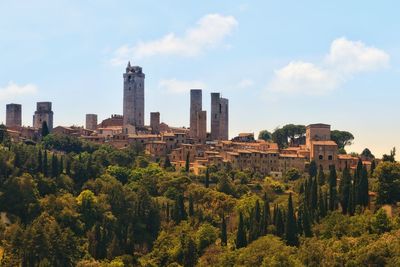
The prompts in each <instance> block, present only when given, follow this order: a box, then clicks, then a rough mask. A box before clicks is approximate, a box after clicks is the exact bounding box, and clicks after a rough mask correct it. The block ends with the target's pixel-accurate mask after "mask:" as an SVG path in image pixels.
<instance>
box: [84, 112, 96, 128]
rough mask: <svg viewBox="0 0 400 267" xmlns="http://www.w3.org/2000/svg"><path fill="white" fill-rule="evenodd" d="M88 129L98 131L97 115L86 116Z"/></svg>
mask: <svg viewBox="0 0 400 267" xmlns="http://www.w3.org/2000/svg"><path fill="white" fill-rule="evenodd" d="M86 129H88V130H93V131H94V130H96V129H97V114H86Z"/></svg>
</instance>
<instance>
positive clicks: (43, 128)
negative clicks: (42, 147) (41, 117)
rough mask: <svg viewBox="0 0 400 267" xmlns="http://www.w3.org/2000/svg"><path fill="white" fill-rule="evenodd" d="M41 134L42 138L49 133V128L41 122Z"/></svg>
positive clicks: (45, 123) (44, 122)
mask: <svg viewBox="0 0 400 267" xmlns="http://www.w3.org/2000/svg"><path fill="white" fill-rule="evenodd" d="M41 133H42V137H46V136H47V135H48V134H49V133H50V132H49V127H48V125H47V122H46V121H43V123H42V130H41Z"/></svg>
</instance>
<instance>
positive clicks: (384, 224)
mask: <svg viewBox="0 0 400 267" xmlns="http://www.w3.org/2000/svg"><path fill="white" fill-rule="evenodd" d="M391 229H392V227H391V225H390V219H389V217H388V216H387V214H386V211H385V210H384V209H379V210H378V211H377V212H376V214H375V216H374V218H373V220H372V230H373V231H374V232H375V233H377V234H383V233H385V232H389V231H390V230H391Z"/></svg>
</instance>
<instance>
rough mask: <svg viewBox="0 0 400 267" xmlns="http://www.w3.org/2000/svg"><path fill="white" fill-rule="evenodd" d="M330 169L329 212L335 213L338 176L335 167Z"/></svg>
mask: <svg viewBox="0 0 400 267" xmlns="http://www.w3.org/2000/svg"><path fill="white" fill-rule="evenodd" d="M329 169H330V170H329V210H330V211H334V210H336V207H337V188H336V186H337V181H336V180H337V175H336V168H335V166H334V165H332V166H330V168H329Z"/></svg>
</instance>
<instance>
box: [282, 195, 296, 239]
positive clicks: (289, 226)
mask: <svg viewBox="0 0 400 267" xmlns="http://www.w3.org/2000/svg"><path fill="white" fill-rule="evenodd" d="M285 240H286V244H287V245H289V246H297V245H298V244H299V237H298V233H297V225H296V217H295V215H294V209H293V201H292V193H290V194H289V199H288V208H287V214H286V225H285Z"/></svg>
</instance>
